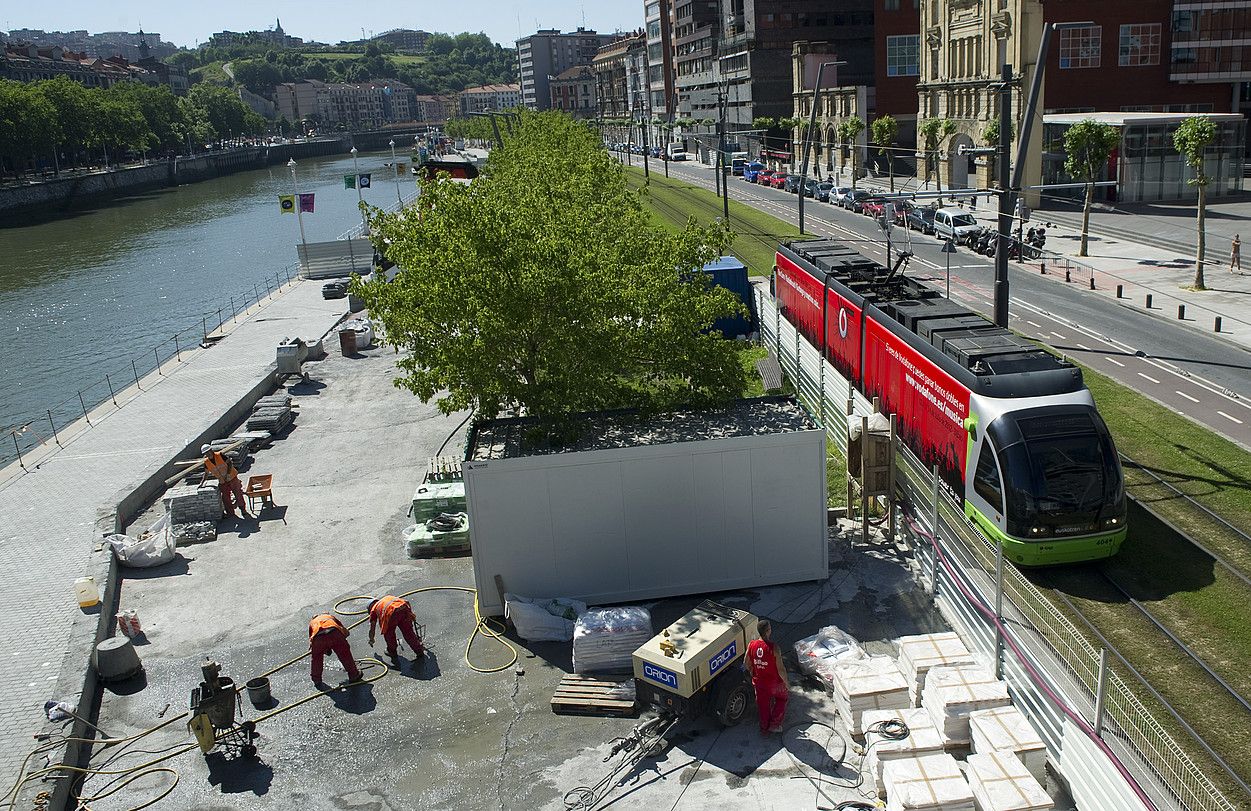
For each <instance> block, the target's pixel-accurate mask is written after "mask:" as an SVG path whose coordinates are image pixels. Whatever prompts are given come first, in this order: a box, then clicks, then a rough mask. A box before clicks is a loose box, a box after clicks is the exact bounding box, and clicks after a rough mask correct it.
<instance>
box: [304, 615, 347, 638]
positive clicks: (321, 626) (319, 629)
mask: <svg viewBox="0 0 1251 811" xmlns="http://www.w3.org/2000/svg"><path fill="white" fill-rule="evenodd" d="M330 631H342V632H343V635H344V636H347V635H348V629H347V628H344V627H343V623H341V622H339V618H338V617H336V616H334V615H333V614H318V615H317V616H315V617H313V618H312V619H311V620H310V621H309V623H308V638H309V639H312V638H313V637H315V636H317V635H318V634H325V633H329V632H330Z"/></svg>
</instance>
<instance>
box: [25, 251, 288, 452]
mask: <svg viewBox="0 0 1251 811" xmlns="http://www.w3.org/2000/svg"><path fill="white" fill-rule="evenodd" d="M297 271H298V266H297V265H294V264H292V265H288V266H286V267H285V268H283V269H282V270H280V271H278V272H276V273H274V274H273V275H272V277H271V276H267V277H265V279H263V280H262V281H260V282H257V283H256V284H254V285H253V286H252V288H251V289H249V290H244V291H241V292H240V293H239V294H238V295H235V296H231V297H230V299H229V302H228V303H227V304H225V305H223V306H221V307H218V308H217V309H215V310H212V311H210V312H208V313H206V314H205V315H204V316H203V317H201V318H200V322H199V323H192V324H189V325H188V326H187V327H186V328H185V329H182V330H180V331H179V332H177V333H175V334H173V335H171V336H170V337H169V338H166V339H165V340H163V341H161V342H160V343H159V344H156V345H155V346H153V347H152V348H151V349H149V350H147V351H144V352H141V353H139V354H137V355H134V356H132V357H130V358H127V359H123V360H120V361H119V362H118V364H117V366H116V367H115V368H113V369H112V370H111V371H108V372H105V373H104V376H103V377H101V378H98V379H96V380H94V381H92V382H90V383H87V384H84V385H82V386H81V387H79V388H78V389H77V390H76V391H75V392H74V393H73V394H72V395H70V396H69V397H67V398H65V399H64V400H62V401H61V402H59V403H57V404H56V405H53V406H50V407H48V408H45V409H44V410H43V413H41V414H36V415H34V416H33V417H30V418H28V419H26V420H25V421H23V422H22V423H21V424H18V425H15V426H12V427H9V428H7V429H6V433H7V434H8V436H7V437H4V440H3V442H2V443H0V466H7V465H9V464H12V463H14V462H16V463H17V464H18V465H20V466H21V467H22V469H23V470H25V469H26V465H27V463H28V461H29V460H30V457H34V456H40V455H41V453H40V450H41V449H42V448H43V447H44V446H45V445H49V444H55V445H57V446H58V447H59V446H61V445H62V444H63V443H64V442H67V441H69V439H70V438H71V437H73V436H77V435H78V434H79V433H80V432H82V431H84V430H90V428H91V427H92V420H97V419H99V418H101V417H104V416H106V415H107V414H108V413H109V412H110V411H112V410H116V409H119V408H122V407H124V406H125V405H126V403H127V402H128V401H129V400H130V398H131V397H133V396H134V394H135V392H136V391H142V390H143V388H144V386H146V385H149V384H148V383H146V382H144V381H145V378H147V376H148V375H150V374H152V373H156V374H157V375H158V376H163V375H164V374H165V373H166V371H168V370H169V368H170V363H171V362H173V363H180V362H181V361H182V360H183V358H184V357H186V355H187V354H188V353H190V352H194V351H196V350H198V349H201V348H206V347H208V346H211V345H212V339H213V336H214V334H215V333H218V332H220V331H221V330H222V329H223V328H224V327H225V326H226V324H227V323H229V322H231V321H235V322H237V321H238V317H239V316H240V315H241V314H243V313H246V312H247V311H248V310H249V309H251V308H252V307H254V306H255V305H256V304H257V303H259V302H260V301H262V300H263V299H265V298H266V297H268V296H270V295H272V294H273V293H274V292H275V291H278V290H281V289H282V288H283V287H284V286H286V285H288V284H290V283H291V282H292V281H293V280H295V279H296V278H297ZM102 409H104V410H102ZM0 436H2V435H0Z"/></svg>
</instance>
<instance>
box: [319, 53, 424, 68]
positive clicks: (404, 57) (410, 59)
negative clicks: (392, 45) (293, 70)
mask: <svg viewBox="0 0 1251 811" xmlns="http://www.w3.org/2000/svg"><path fill="white" fill-rule="evenodd" d="M304 56H305V58H306V59H328V60H338V59H359V58H361V57H363V56H364V54H359V53H343V52H341V51H326V52H324V53H323V52H321V51H316V52H311V53H306V54H305V55H304ZM383 57H384V58H386V59H390V60H391V61H392V62H394V63H396V64H397V65H419V64H421V63H422V62H425V61H426V58H425V57H424V56H421V55H419V54H383Z"/></svg>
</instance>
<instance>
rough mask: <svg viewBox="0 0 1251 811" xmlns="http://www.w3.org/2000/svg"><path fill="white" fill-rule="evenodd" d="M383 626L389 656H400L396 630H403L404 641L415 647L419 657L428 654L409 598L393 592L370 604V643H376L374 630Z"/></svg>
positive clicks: (393, 657)
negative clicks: (418, 630)
mask: <svg viewBox="0 0 1251 811" xmlns="http://www.w3.org/2000/svg"><path fill="white" fill-rule="evenodd" d="M379 625H381V626H382V638H383V639H385V640H386V641H387V656H390V657H391V658H392V659H393V660H398V659H399V658H400V654H399V648H398V644H399V643H398V640H396V638H395V632H396V631H401V632H403V634H404V641H405V642H407V643H408V645H409V647H411V648H412V649H413V653H414V654H416V656H417V658H419V659H420V658H421V657H422V656H425V655H426V647H425V645H423V644H422V643H421V637H420V636H419V635H418V634H417V617H415V616H414V615H413V607H412V606H410V605H409V604H408V600H405V599H402V598H400V597H395V596H393V595H391V594H388V595H387V596H385V597H383V598H381V599H379V600H374V601H373V602H371V603H370V604H369V644H370V645H372V644H374V631H375V630H376V628H377V626H379Z"/></svg>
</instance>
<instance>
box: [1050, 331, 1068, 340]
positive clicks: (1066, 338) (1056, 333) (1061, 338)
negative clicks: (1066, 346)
mask: <svg viewBox="0 0 1251 811" xmlns="http://www.w3.org/2000/svg"><path fill="white" fill-rule="evenodd" d="M1051 334H1052V335H1054V336H1055V337H1057V338H1059V339H1060V340H1061V341H1067V340H1068V339H1069V336H1067V335H1061V334H1060V333H1058V332H1053V333H1051Z"/></svg>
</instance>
